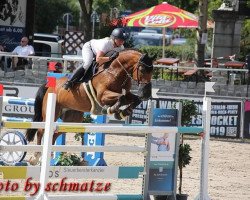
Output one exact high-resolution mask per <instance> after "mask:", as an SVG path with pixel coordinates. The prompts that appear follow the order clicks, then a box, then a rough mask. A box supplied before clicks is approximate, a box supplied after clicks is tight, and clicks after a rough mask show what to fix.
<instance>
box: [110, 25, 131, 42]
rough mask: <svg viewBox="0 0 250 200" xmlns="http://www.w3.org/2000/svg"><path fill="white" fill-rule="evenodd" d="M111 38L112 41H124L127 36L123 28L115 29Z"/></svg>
mask: <svg viewBox="0 0 250 200" xmlns="http://www.w3.org/2000/svg"><path fill="white" fill-rule="evenodd" d="M111 37H112V38H113V39H121V40H126V39H127V38H128V35H127V33H126V32H125V31H124V29H123V28H115V29H114V30H113V31H112V33H111Z"/></svg>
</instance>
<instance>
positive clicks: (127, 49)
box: [120, 48, 143, 53]
mask: <svg viewBox="0 0 250 200" xmlns="http://www.w3.org/2000/svg"><path fill="white" fill-rule="evenodd" d="M126 51H137V52H139V53H143V52H142V51H141V50H139V49H136V48H125V49H123V50H121V51H120V53H122V52H126Z"/></svg>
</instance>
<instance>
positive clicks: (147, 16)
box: [123, 2, 198, 28]
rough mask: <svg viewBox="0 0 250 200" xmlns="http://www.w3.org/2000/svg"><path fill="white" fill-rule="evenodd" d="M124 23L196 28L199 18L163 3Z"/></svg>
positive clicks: (124, 20)
mask: <svg viewBox="0 0 250 200" xmlns="http://www.w3.org/2000/svg"><path fill="white" fill-rule="evenodd" d="M123 23H124V25H127V26H136V27H169V28H196V27H198V18H197V16H195V15H194V14H192V13H190V12H187V11H185V10H182V9H180V8H177V7H175V6H172V5H170V4H168V3H166V2H163V3H162V4H159V5H157V6H153V7H151V8H148V9H145V10H142V11H139V12H136V13H134V14H131V15H128V16H126V17H124V19H123Z"/></svg>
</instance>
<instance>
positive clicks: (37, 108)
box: [26, 84, 48, 142]
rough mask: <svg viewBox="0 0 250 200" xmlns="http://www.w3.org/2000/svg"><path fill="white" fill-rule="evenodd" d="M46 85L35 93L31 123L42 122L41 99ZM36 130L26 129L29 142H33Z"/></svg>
mask: <svg viewBox="0 0 250 200" xmlns="http://www.w3.org/2000/svg"><path fill="white" fill-rule="evenodd" d="M45 85H46V84H43V85H42V86H41V87H40V88H39V89H38V91H37V93H36V98H35V104H34V112H35V114H34V116H33V122H41V121H43V117H42V105H43V98H44V95H45V93H46V91H47V89H48V88H47V87H45ZM36 132H37V129H27V131H26V139H27V140H28V141H29V142H31V141H33V140H34V138H35V135H36Z"/></svg>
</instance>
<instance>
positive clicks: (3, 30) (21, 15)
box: [0, 0, 27, 51]
mask: <svg viewBox="0 0 250 200" xmlns="http://www.w3.org/2000/svg"><path fill="white" fill-rule="evenodd" d="M26 5H27V0H16V1H14V0H1V1H0V13H1V14H0V24H1V26H0V43H2V44H4V45H5V46H6V47H7V50H8V51H13V50H14V48H15V47H16V46H18V45H19V43H20V40H21V37H22V36H23V35H25V23H26Z"/></svg>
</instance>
